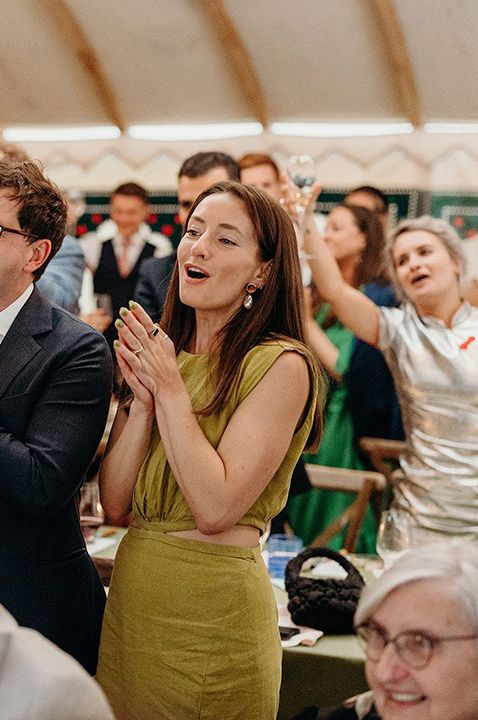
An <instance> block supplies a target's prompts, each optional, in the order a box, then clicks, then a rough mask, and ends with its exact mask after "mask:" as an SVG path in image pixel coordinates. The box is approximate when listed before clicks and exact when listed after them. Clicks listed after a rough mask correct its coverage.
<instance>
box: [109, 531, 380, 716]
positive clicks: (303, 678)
mask: <svg viewBox="0 0 478 720" xmlns="http://www.w3.org/2000/svg"><path fill="white" fill-rule="evenodd" d="M100 532H101V531H100ZM125 532H126V530H125V529H124V528H121V529H119V530H118V532H117V533H116V535H115V536H114V537H115V539H116V540H117V542H116V543H115V545H112V546H111V547H108V548H106V549H104V550H101V551H99V552H98V553H97V554H96V556H97V557H101V558H111V559H113V558H114V556H115V552H116V548H117V545H118V544H119V541H120V540H121V538H122V537H123V535H124V533H125ZM274 593H275V595H276V599H277V601H278V603H281V604H284V603H286V602H287V594H286V593H285V592H284V591H283V590H280V589H278V588H276V587H274ZM365 690H367V684H366V681H365V674H364V655H363V652H362V649H361V647H360V645H359V644H358V642H357V639H356V638H355V637H354V636H352V635H345V636H332V635H329V636H327V637H322V638H320V640H319V641H318V642H317V643H316V645H315V646H314V647H302V646H298V647H293V648H285V649H284V655H283V659H282V686H281V696H280V707H279V714H278V716H277V720H289V718H290V717H291V716H293V715H295V714H296V713H298V712H299V711H300V710H301V709H302V708H304V707H307V705H318V706H319V707H321V708H324V707H330V706H332V705H338V704H339V703H341V702H342V701H343V700H345V699H346V698H348V697H350V696H352V695H355V694H356V693H359V692H363V691H365ZM258 720H260V719H259V718H258Z"/></svg>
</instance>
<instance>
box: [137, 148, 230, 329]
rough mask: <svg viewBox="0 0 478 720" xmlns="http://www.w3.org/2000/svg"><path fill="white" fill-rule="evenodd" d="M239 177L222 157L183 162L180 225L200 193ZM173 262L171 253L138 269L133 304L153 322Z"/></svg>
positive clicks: (197, 157) (209, 155)
mask: <svg viewBox="0 0 478 720" xmlns="http://www.w3.org/2000/svg"><path fill="white" fill-rule="evenodd" d="M239 176H240V168H239V165H238V163H237V162H236V161H235V160H234V158H232V157H231V156H230V155H226V154H225V153H221V152H201V153H196V155H191V156H190V157H188V158H186V160H185V161H184V162H183V164H182V165H181V167H180V168H179V174H178V205H179V210H178V217H179V222H180V223H181V225H184V223H185V221H186V218H187V216H188V213H189V211H190V209H191V207H192V205H193V203H194V201H195V200H196V198H197V196H198V195H200V194H201V193H202V191H203V190H205V189H206V188H208V187H209V186H210V185H213V184H214V183H216V182H220V181H222V180H237V181H239ZM175 262H176V255H175V254H174V253H171V254H170V255H168V256H166V257H162V258H158V257H153V258H149V259H147V260H144V261H143V263H142V265H141V268H140V272H139V279H138V284H137V285H136V290H135V300H137V301H138V302H139V304H140V305H141V306H142V307H143V308H144V309H145V310H146V312H147V313H148V315H150V316H151V317H152V319H153V320H154V321H155V322H157V321H158V320H159V318H160V317H161V313H162V311H163V307H164V303H165V300H166V295H167V292H168V287H169V280H170V278H171V274H172V272H173V268H174V264H175Z"/></svg>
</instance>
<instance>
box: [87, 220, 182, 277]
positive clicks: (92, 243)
mask: <svg viewBox="0 0 478 720" xmlns="http://www.w3.org/2000/svg"><path fill="white" fill-rule="evenodd" d="M108 240H111V242H112V244H113V250H114V253H115V255H116V257H118V256H119V255H121V253H122V250H123V236H122V235H120V234H119V233H118V227H117V225H116V223H115V222H113V221H112V220H105V222H104V223H101V225H99V226H98V229H97V230H96V231H95V232H89V233H87V234H86V235H84V236H83V237H82V238H80V245H81V249H82V250H83V253H84V255H85V260H86V264H87V266H88V268H89V269H90V270H91V272H93V273H94V272H95V270H96V268H97V267H98V263H99V262H100V257H101V246H102V244H103V243H104V242H107V241H108ZM147 242H148V243H150V244H151V245H154V247H155V251H154V257H164V256H165V255H169V254H170V253H171V252H172V250H173V248H172V245H171V243H170V241H169V240H168V238H167V237H165V236H164V235H162V234H161V233H157V232H153V231H152V230H151V228H150V226H149V225H147V224H146V223H141V225H140V226H139V228H138V230H137V232H135V233H134V234H133V235H132V236H131V239H130V242H129V244H128V260H129V264H130V266H131V267H134V265H136V261H137V260H138V258H139V256H140V255H141V252H142V250H143V248H144V246H145V244H146V243H147Z"/></svg>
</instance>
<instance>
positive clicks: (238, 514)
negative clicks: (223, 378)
mask: <svg viewBox="0 0 478 720" xmlns="http://www.w3.org/2000/svg"><path fill="white" fill-rule="evenodd" d="M123 321H124V327H123V328H122V329H120V338H122V343H121V346H120V348H119V349H118V357H121V358H122V360H123V361H124V362H126V363H127V364H128V365H129V366H130V367H131V368H132V369H133V370H134V373H135V374H136V375H137V377H138V378H140V379H141V382H142V383H143V385H144V386H145V387H148V389H149V390H150V392H151V394H152V396H153V397H154V405H155V413H156V420H157V424H158V429H159V432H160V435H161V439H162V442H163V444H164V447H165V451H166V456H167V458H168V462H169V464H170V466H171V469H172V472H173V474H174V477H175V478H176V481H177V483H178V485H179V487H180V488H181V491H182V493H183V495H184V497H185V499H186V501H187V503H188V505H189V507H190V509H191V512H192V514H193V515H194V518H195V520H196V523H197V527H198V529H199V530H200V531H201V532H202V533H204V534H216V533H219V532H222V531H224V530H226V529H228V528H230V527H232V526H233V525H235V524H237V523H238V522H239V521H240V519H241V518H242V517H243V515H244V514H245V513H246V512H247V510H248V509H249V508H250V507H251V506H252V505H253V503H254V501H255V500H256V499H257V497H258V496H259V495H260V493H261V492H262V490H263V489H264V488H265V487H266V485H267V484H268V483H269V482H270V480H271V479H272V477H273V476H274V474H275V472H276V471H277V469H278V468H279V466H280V464H281V462H282V460H283V459H284V457H285V455H286V453H287V450H288V448H289V445H290V442H291V439H292V437H293V434H294V432H295V429H296V427H297V425H298V423H299V420H300V417H301V415H302V413H303V411H304V407H305V404H306V401H307V397H308V394H309V382H310V381H309V375H308V369H307V366H306V362H305V360H304V359H303V358H302V357H301V356H300V355H298V354H297V353H293V352H285V353H283V354H282V355H281V356H279V358H278V359H277V360H276V361H275V363H274V364H273V365H272V367H271V368H270V369H269V370H268V372H267V373H266V374H265V376H264V377H263V378H262V380H261V381H260V382H259V383H258V384H257V386H256V387H255V388H254V389H253V390H252V391H251V393H249V395H248V396H247V397H246V398H245V399H244V400H243V402H242V403H241V404H240V406H239V407H238V408H237V410H236V412H235V413H234V415H233V416H232V418H231V419H230V421H229V424H228V426H227V428H226V430H225V431H224V433H223V436H222V438H221V441H220V443H219V446H218V447H217V448H214V447H213V446H212V445H211V444H210V443H209V441H208V440H207V438H206V437H205V435H204V433H203V431H202V429H201V427H200V425H199V423H198V420H197V418H196V415H195V414H194V412H193V408H192V405H191V401H190V398H189V395H188V392H187V389H186V387H185V385H184V383H183V380H182V378H181V376H180V374H179V370H178V368H177V364H176V357H175V352H174V347H173V344H172V342H171V341H170V340H169V338H167V337H161V336H160V335H158V336H157V337H156V338H152V339H151V338H149V336H148V334H147V332H146V330H145V328H144V327H143V326H142V325H141V324H140V323H139V322H138V320H137V319H135V317H134V316H133V314H132V313H128V315H127V316H124V317H123ZM130 329H131V332H132V334H134V336H135V337H134V338H133V337H132V335H131V336H130V335H129V333H130ZM123 341H124V342H123ZM139 341H141V344H142V345H143V347H144V351H143V352H142V353H141V356H140V357H138V356H135V355H134V353H132V352H131V351H130V350H128V348H127V344H129V345H130V347H134V346H135V344H136V346H138V342H139Z"/></svg>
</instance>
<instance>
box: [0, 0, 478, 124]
mask: <svg viewBox="0 0 478 720" xmlns="http://www.w3.org/2000/svg"><path fill="white" fill-rule="evenodd" d="M0 12H1V17H2V40H1V43H0V91H1V94H2V98H3V102H2V104H1V108H0V128H5V127H9V126H12V125H15V126H17V125H34V126H38V125H80V124H94V125H96V124H113V125H117V126H119V127H120V128H122V129H125V128H127V127H128V126H129V125H132V124H142V123H192V122H200V123H204V122H231V121H259V122H261V123H262V124H263V125H264V126H268V125H270V123H272V122H276V121H313V122H331V121H338V122H367V121H374V122H379V121H387V122H388V121H394V122H397V121H398V122H410V123H412V124H413V125H415V126H416V127H418V126H420V125H422V124H423V123H425V122H431V121H454V120H467V121H478V92H477V82H476V80H477V78H478V42H477V40H476V39H477V38H478V2H477V0H0Z"/></svg>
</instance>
